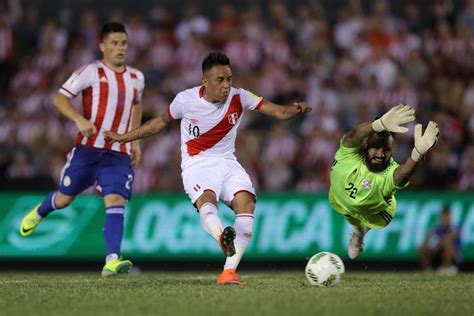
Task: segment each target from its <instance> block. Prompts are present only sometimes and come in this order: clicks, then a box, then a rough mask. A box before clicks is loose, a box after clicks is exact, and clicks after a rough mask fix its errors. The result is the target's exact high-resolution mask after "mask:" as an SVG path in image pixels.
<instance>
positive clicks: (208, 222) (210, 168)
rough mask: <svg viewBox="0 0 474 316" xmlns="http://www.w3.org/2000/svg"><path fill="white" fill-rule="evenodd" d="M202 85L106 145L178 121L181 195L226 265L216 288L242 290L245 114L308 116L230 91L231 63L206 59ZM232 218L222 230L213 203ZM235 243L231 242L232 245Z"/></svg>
mask: <svg viewBox="0 0 474 316" xmlns="http://www.w3.org/2000/svg"><path fill="white" fill-rule="evenodd" d="M202 71H203V79H202V85H201V86H198V87H194V88H192V89H188V90H185V91H183V92H180V93H178V94H177V95H176V97H175V99H174V100H173V102H172V103H171V104H170V106H169V108H168V113H163V114H162V115H160V116H158V117H156V118H154V119H153V120H150V121H148V122H147V123H145V124H144V125H142V126H141V127H140V128H137V129H135V130H133V131H131V132H128V133H125V134H124V133H120V132H119V133H117V132H113V131H111V132H106V135H107V136H106V139H107V140H110V141H116V142H120V143H122V144H125V143H127V142H130V141H133V140H136V139H139V138H143V137H147V136H150V135H153V134H156V133H159V132H161V131H162V130H163V129H164V128H165V127H166V126H168V125H169V124H170V123H171V121H173V120H178V119H180V120H181V157H182V161H181V168H182V174H181V175H182V179H183V185H184V190H185V191H186V193H187V194H188V195H189V197H190V199H191V202H192V203H193V204H194V205H195V206H196V208H197V209H198V211H199V214H200V218H201V224H202V226H203V227H204V229H205V230H206V231H207V232H208V233H209V234H210V235H211V236H212V237H213V238H215V239H216V241H217V242H218V243H219V245H220V246H221V248H222V250H223V252H224V254H225V255H226V256H227V260H226V262H225V265H224V271H223V272H222V273H221V275H220V276H219V278H218V280H217V283H218V284H242V283H243V282H242V281H241V280H240V279H239V277H238V275H237V274H236V269H237V266H238V264H239V262H240V260H241V258H242V256H243V254H244V252H245V248H246V247H247V245H248V243H249V241H250V238H251V236H252V227H253V220H254V215H253V213H254V210H255V202H256V198H255V189H254V187H253V185H252V183H251V181H250V177H249V175H248V174H247V172H246V171H245V170H244V169H243V168H242V166H241V165H240V164H239V163H238V162H237V159H236V158H235V155H234V151H235V138H236V135H237V128H238V126H239V124H240V122H241V120H242V115H243V113H244V110H257V111H260V112H262V113H264V114H266V115H269V116H272V117H274V118H277V119H281V120H287V119H291V118H293V117H295V116H296V115H298V114H300V113H306V112H309V111H311V108H310V107H309V105H308V104H306V103H304V102H302V103H294V104H292V105H288V106H282V105H277V104H274V103H271V102H269V101H267V100H264V99H263V98H261V97H258V96H256V95H254V94H252V93H250V92H248V91H246V90H244V89H240V88H234V87H232V71H231V68H230V61H229V59H228V58H227V56H225V55H224V54H221V53H210V54H209V55H208V56H207V57H206V58H205V59H204V61H203V63H202ZM219 199H221V200H223V201H224V202H226V203H227V204H228V205H229V206H230V207H231V208H232V210H234V212H235V213H236V218H235V222H234V225H233V227H232V226H229V227H226V228H224V229H223V228H222V223H221V220H220V218H219V216H218V210H217V201H219ZM234 239H235V240H234Z"/></svg>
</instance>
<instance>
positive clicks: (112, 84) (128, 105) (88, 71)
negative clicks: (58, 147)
mask: <svg viewBox="0 0 474 316" xmlns="http://www.w3.org/2000/svg"><path fill="white" fill-rule="evenodd" d="M144 87H145V79H144V77H143V73H142V72H141V71H139V70H137V69H135V68H133V67H130V66H126V67H125V71H124V72H122V73H118V72H115V71H113V70H112V69H110V68H108V67H107V66H106V65H104V63H102V62H101V61H95V62H93V63H91V64H88V65H84V66H82V67H80V68H79V69H77V70H76V71H75V72H74V73H73V74H72V76H71V77H70V78H69V79H68V80H67V81H66V82H65V83H64V84H63V86H62V87H61V89H59V92H60V93H62V94H64V95H65V96H66V97H68V98H74V97H76V96H77V95H78V94H79V93H81V94H82V107H83V111H84V117H85V118H86V119H88V120H89V121H91V122H92V123H94V125H95V126H96V128H97V134H95V135H93V136H90V137H85V136H82V134H81V133H79V134H78V135H77V139H76V144H82V145H85V146H89V147H95V148H102V149H106V150H113V151H118V152H121V153H125V154H129V155H130V153H131V145H130V143H126V144H122V145H121V144H119V143H114V144H110V143H106V142H105V140H104V136H103V132H105V131H109V130H110V131H114V132H117V133H126V132H128V131H129V130H130V129H131V127H132V110H133V106H134V105H135V104H137V103H139V102H140V101H141V98H142V94H143V89H144Z"/></svg>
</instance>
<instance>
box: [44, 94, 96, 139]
mask: <svg viewBox="0 0 474 316" xmlns="http://www.w3.org/2000/svg"><path fill="white" fill-rule="evenodd" d="M53 103H54V106H55V107H56V109H58V111H59V112H60V113H61V114H62V115H64V116H65V117H67V118H68V119H70V120H71V121H73V122H74V123H75V124H76V126H77V129H78V130H79V131H80V132H81V134H82V135H83V136H85V137H89V136H92V135H95V134H96V133H97V128H96V127H95V125H94V124H93V123H92V122H91V121H89V120H87V119H86V118H85V117H84V116H82V115H81V114H79V113H78V112H77V111H76V110H75V109H74V108H73V107H72V105H71V103H70V102H69V99H68V98H67V97H66V96H65V95H64V94H62V93H57V94H56V96H55V97H54V99H53Z"/></svg>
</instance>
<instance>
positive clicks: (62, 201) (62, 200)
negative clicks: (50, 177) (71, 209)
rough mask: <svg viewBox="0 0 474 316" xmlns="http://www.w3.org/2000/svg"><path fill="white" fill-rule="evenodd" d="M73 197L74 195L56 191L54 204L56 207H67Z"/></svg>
mask: <svg viewBox="0 0 474 316" xmlns="http://www.w3.org/2000/svg"><path fill="white" fill-rule="evenodd" d="M75 198H76V197H75V196H71V195H64V194H62V193H61V192H59V191H58V193H56V196H55V198H54V204H55V206H56V208H58V209H61V208H65V207H68V206H69V205H70V204H71V203H72V201H74V199H75Z"/></svg>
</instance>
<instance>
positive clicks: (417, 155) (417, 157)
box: [393, 121, 439, 187]
mask: <svg viewBox="0 0 474 316" xmlns="http://www.w3.org/2000/svg"><path fill="white" fill-rule="evenodd" d="M438 135H439V128H438V124H436V123H435V122H433V121H430V122H429V123H428V126H427V127H426V130H425V133H424V134H422V126H421V124H416V126H415V146H414V147H413V150H412V152H411V156H410V157H409V158H408V159H407V160H406V161H405V163H404V164H402V165H400V166H398V168H397V170H395V172H394V173H393V182H394V183H395V185H396V186H399V187H402V186H404V185H405V184H407V183H408V181H409V180H410V178H411V176H412V175H413V174H414V173H415V172H416V169H417V167H418V165H419V163H420V162H421V161H423V158H424V157H425V155H426V153H427V152H428V151H429V150H430V149H431V148H433V147H434V145H436V143H437V142H438Z"/></svg>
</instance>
